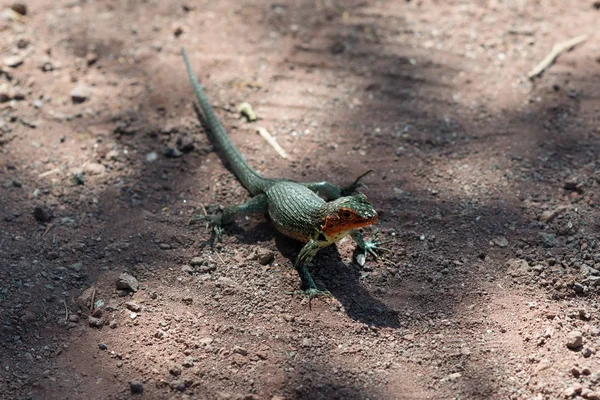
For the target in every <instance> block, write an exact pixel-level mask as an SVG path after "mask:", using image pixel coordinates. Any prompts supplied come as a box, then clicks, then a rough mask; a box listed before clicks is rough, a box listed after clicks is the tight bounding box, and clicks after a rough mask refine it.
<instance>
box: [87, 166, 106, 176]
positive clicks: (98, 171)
mask: <svg viewBox="0 0 600 400" xmlns="http://www.w3.org/2000/svg"><path fill="white" fill-rule="evenodd" d="M84 171H85V172H86V173H88V174H90V175H103V174H104V172H106V167H105V166H104V165H102V164H99V163H89V164H87V165H86V166H85V167H84Z"/></svg>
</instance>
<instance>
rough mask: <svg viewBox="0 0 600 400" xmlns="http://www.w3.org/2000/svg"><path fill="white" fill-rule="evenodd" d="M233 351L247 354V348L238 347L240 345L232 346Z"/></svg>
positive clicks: (243, 354)
mask: <svg viewBox="0 0 600 400" xmlns="http://www.w3.org/2000/svg"><path fill="white" fill-rule="evenodd" d="M233 352H234V353H235V354H240V355H242V356H247V355H248V350H246V349H245V348H243V347H240V346H234V347H233Z"/></svg>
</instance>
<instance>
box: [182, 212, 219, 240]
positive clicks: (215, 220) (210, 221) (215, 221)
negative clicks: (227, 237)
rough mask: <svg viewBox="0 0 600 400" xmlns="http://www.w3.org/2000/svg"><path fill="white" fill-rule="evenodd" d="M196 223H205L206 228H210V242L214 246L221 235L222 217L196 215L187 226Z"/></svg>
mask: <svg viewBox="0 0 600 400" xmlns="http://www.w3.org/2000/svg"><path fill="white" fill-rule="evenodd" d="M198 223H206V225H207V227H212V236H211V242H212V243H213V244H214V243H216V242H218V241H219V240H221V236H222V235H223V223H222V215H221V214H217V215H205V214H200V215H196V216H195V217H194V218H192V219H191V220H190V222H189V224H190V225H191V224H198Z"/></svg>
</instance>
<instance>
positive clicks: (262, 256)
mask: <svg viewBox="0 0 600 400" xmlns="http://www.w3.org/2000/svg"><path fill="white" fill-rule="evenodd" d="M256 259H257V260H258V262H259V263H260V264H261V265H268V264H271V263H272V262H273V261H274V260H275V253H274V252H272V251H271V250H269V249H265V248H262V247H259V248H258V249H256Z"/></svg>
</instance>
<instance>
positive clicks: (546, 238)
mask: <svg viewBox="0 0 600 400" xmlns="http://www.w3.org/2000/svg"><path fill="white" fill-rule="evenodd" d="M540 239H541V240H542V245H543V246H544V247H548V248H550V247H556V246H557V245H558V239H557V238H556V235H555V234H554V233H546V232H541V233H540Z"/></svg>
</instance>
